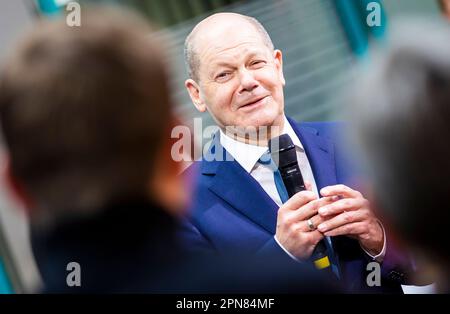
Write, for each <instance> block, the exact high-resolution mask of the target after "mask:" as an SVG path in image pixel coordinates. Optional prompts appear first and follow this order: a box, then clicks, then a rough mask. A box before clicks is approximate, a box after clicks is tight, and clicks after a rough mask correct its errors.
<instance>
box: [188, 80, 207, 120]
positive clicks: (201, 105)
mask: <svg viewBox="0 0 450 314" xmlns="http://www.w3.org/2000/svg"><path fill="white" fill-rule="evenodd" d="M184 86H186V89H187V91H188V93H189V96H190V97H191V100H192V102H193V104H194V106H195V108H197V110H198V111H200V112H205V111H206V104H205V102H204V101H203V99H202V96H201V93H200V86H199V85H198V84H197V82H195V81H194V80H192V79H188V80H186V82H184Z"/></svg>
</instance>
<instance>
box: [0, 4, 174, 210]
mask: <svg viewBox="0 0 450 314" xmlns="http://www.w3.org/2000/svg"><path fill="white" fill-rule="evenodd" d="M81 18H82V26H81V27H68V26H67V25H66V23H65V21H64V20H60V21H51V22H49V21H47V22H41V23H39V24H38V25H36V26H35V29H34V31H32V32H31V33H29V34H28V36H26V38H24V39H23V41H22V42H21V43H20V45H19V46H18V47H17V49H16V50H15V51H14V53H13V54H12V55H11V56H10V58H9V59H8V60H6V63H5V64H6V67H5V68H4V69H3V71H2V73H1V76H0V123H1V128H2V131H3V135H4V139H5V142H6V145H7V149H8V151H9V156H10V164H11V170H12V173H13V175H14V177H15V178H17V179H18V180H19V182H20V183H21V184H22V185H23V186H24V189H25V191H26V194H27V195H30V196H31V199H32V200H33V202H35V203H36V206H37V207H38V208H39V209H40V211H39V212H40V213H44V212H45V213H47V214H49V215H56V216H58V215H59V214H63V213H65V212H70V211H72V213H74V212H86V211H89V210H92V209H95V208H100V207H101V206H104V205H106V204H107V203H109V202H113V201H115V200H120V199H123V198H127V197H134V196H143V195H148V194H149V192H148V191H147V190H148V182H149V178H150V177H151V175H152V165H153V163H154V161H155V158H156V152H157V151H158V150H159V149H160V145H162V139H163V136H164V135H165V133H166V132H168V120H169V115H170V101H169V92H168V86H167V85H166V84H167V77H166V69H165V65H164V64H163V62H162V60H163V53H162V52H161V43H160V42H158V41H157V40H156V39H155V38H154V36H151V37H150V35H151V34H152V33H151V32H152V29H151V28H150V27H149V26H148V25H147V24H146V23H145V22H144V21H142V20H141V19H140V17H138V16H135V15H133V14H131V13H128V12H119V11H117V12H116V11H111V10H110V9H108V10H106V9H105V8H103V9H99V8H96V9H91V10H84V11H83V13H82V16H81Z"/></svg>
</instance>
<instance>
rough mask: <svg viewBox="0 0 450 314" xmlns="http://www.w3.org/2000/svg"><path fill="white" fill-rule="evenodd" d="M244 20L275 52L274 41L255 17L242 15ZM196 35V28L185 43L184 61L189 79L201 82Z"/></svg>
mask: <svg viewBox="0 0 450 314" xmlns="http://www.w3.org/2000/svg"><path fill="white" fill-rule="evenodd" d="M242 18H243V19H245V20H246V21H247V22H249V23H250V25H252V26H253V27H254V28H255V29H256V31H257V32H258V34H259V35H260V36H261V38H262V40H263V42H264V44H265V45H266V46H267V48H269V49H270V50H272V51H273V50H274V49H275V48H274V45H273V42H272V39H271V38H270V36H269V34H268V33H267V31H266V29H265V28H264V26H263V25H262V24H261V23H260V22H259V21H258V20H257V19H255V18H254V17H251V16H246V15H242ZM196 34H197V29H196V28H194V29H193V30H192V31H191V33H190V34H189V35H188V36H187V37H186V40H185V42H184V61H185V66H186V71H187V73H188V76H189V78H191V79H193V80H194V81H196V82H199V77H198V70H199V68H200V59H199V57H198V52H197V50H196V47H195V36H196Z"/></svg>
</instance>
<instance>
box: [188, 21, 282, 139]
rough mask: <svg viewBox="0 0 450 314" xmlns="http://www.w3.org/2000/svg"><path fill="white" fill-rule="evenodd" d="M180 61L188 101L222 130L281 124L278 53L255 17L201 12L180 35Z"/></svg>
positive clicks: (280, 58)
mask: <svg viewBox="0 0 450 314" xmlns="http://www.w3.org/2000/svg"><path fill="white" fill-rule="evenodd" d="M185 61H186V66H187V70H188V74H189V79H188V80H186V82H185V86H186V88H187V90H188V92H189V95H190V97H191V99H192V102H193V103H194V105H195V107H196V108H197V109H198V110H199V111H200V112H205V111H208V112H209V113H210V114H211V116H212V117H213V119H214V120H215V122H216V123H217V125H218V126H219V127H220V128H221V129H222V130H225V128H226V127H234V130H233V131H234V132H236V133H237V134H238V137H239V135H242V134H245V133H246V132H247V131H248V130H249V127H252V128H253V129H254V128H258V127H266V126H267V127H271V126H277V127H282V126H283V122H284V96H283V87H284V85H285V80H284V76H283V69H282V64H283V59H282V53H281V51H280V50H275V49H274V46H273V43H272V41H271V39H270V37H269V35H268V34H267V32H266V30H265V29H264V27H263V26H262V25H261V24H260V23H259V22H258V21H257V20H256V19H254V18H251V17H248V16H244V15H240V14H235V13H218V14H214V15H211V16H209V17H207V18H206V19H204V20H202V21H201V22H200V23H198V24H197V25H196V26H195V28H194V29H193V30H192V32H191V33H190V34H189V36H188V37H187V38H186V42H185ZM231 129H233V128H231ZM274 136H276V134H275V135H274Z"/></svg>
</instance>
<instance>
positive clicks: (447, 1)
mask: <svg viewBox="0 0 450 314" xmlns="http://www.w3.org/2000/svg"><path fill="white" fill-rule="evenodd" d="M439 3H440V5H441V9H442V13H443V14H444V16H445V17H446V18H447V19H449V20H450V0H439Z"/></svg>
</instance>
